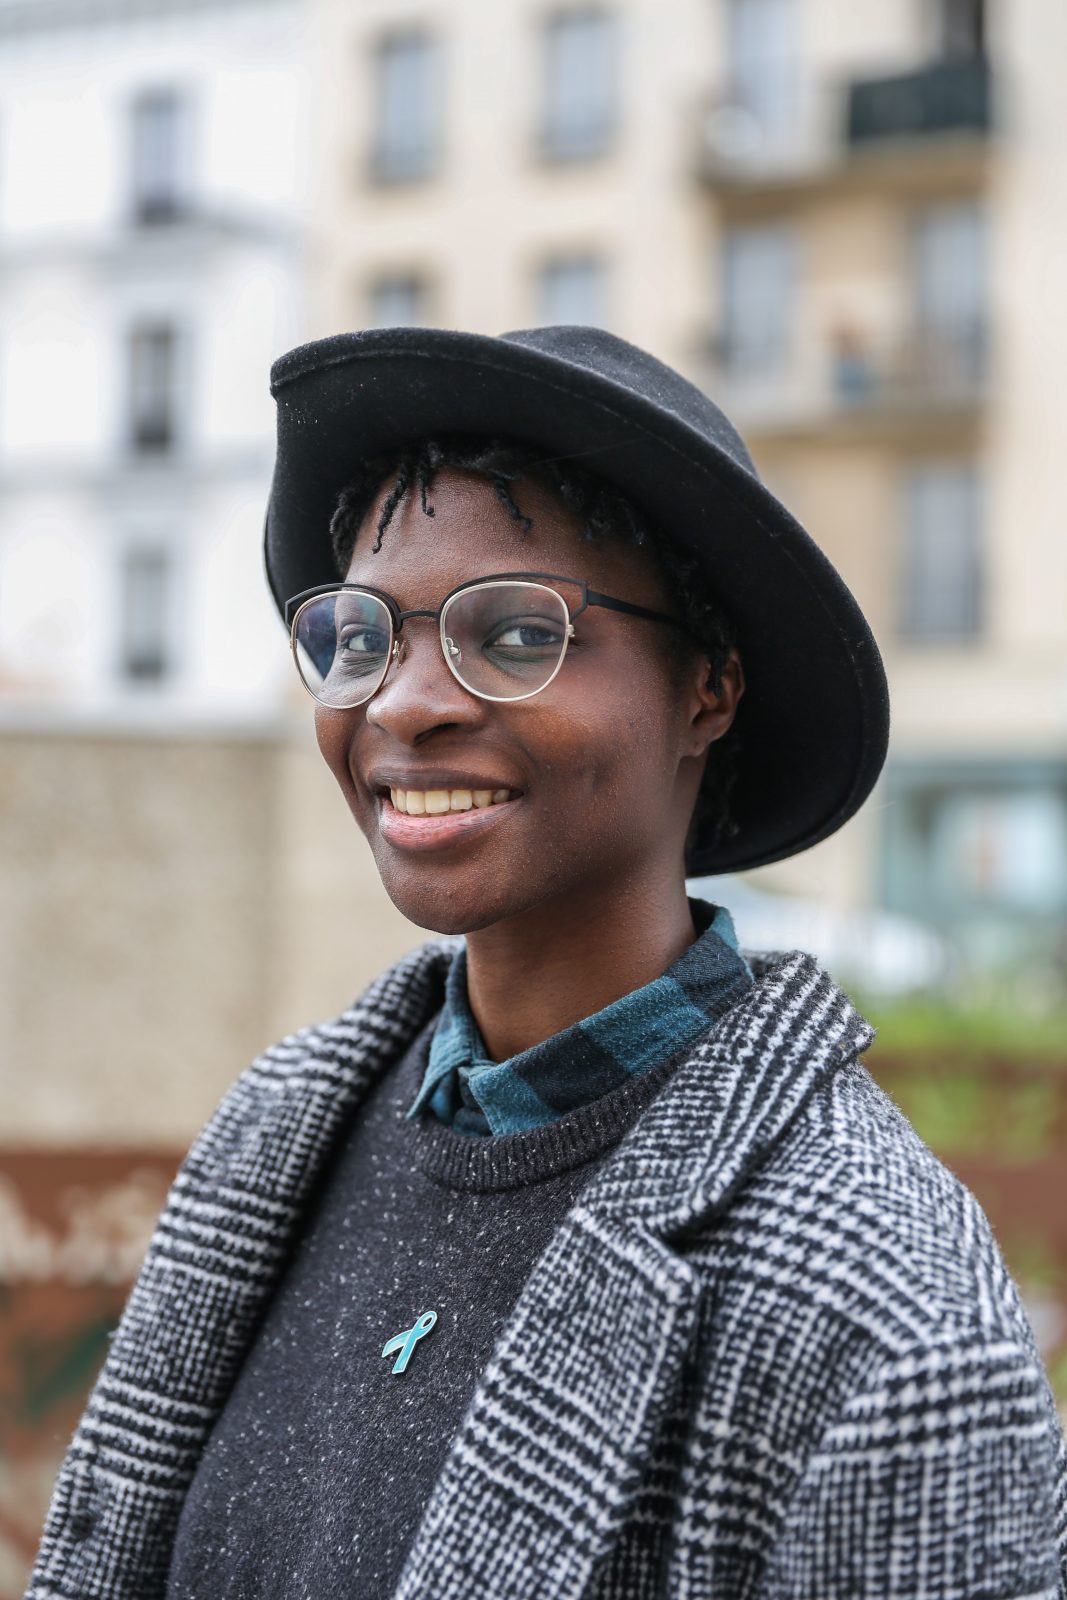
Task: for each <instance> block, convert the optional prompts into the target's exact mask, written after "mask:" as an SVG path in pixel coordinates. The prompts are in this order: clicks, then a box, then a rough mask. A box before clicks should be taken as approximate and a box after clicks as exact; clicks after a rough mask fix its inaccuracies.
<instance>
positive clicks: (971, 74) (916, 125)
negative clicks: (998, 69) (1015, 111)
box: [845, 56, 992, 151]
mask: <svg viewBox="0 0 1067 1600" xmlns="http://www.w3.org/2000/svg"><path fill="white" fill-rule="evenodd" d="M991 87H992V84H991V75H990V71H989V63H988V61H986V60H985V59H984V58H983V57H981V56H971V57H962V58H960V59H959V60H949V61H935V62H934V63H933V65H932V66H929V67H924V68H922V69H921V70H920V71H918V72H905V73H899V74H897V75H896V76H894V77H891V78H868V79H865V80H863V81H860V82H857V83H853V84H850V85H849V89H848V102H847V115H846V122H845V128H846V135H845V136H846V139H847V142H848V145H849V147H850V149H852V150H854V151H860V150H863V151H867V150H870V149H871V148H872V147H873V146H874V145H876V144H879V143H882V142H884V141H885V140H896V139H907V140H913V139H930V138H939V137H940V136H941V135H943V134H957V135H958V134H964V135H969V136H978V137H984V136H985V135H987V134H988V133H989V132H990V131H991V129H992V94H991Z"/></svg>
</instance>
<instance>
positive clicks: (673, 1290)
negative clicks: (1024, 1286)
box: [28, 942, 1067, 1600]
mask: <svg viewBox="0 0 1067 1600" xmlns="http://www.w3.org/2000/svg"><path fill="white" fill-rule="evenodd" d="M744 953H745V955H746V956H747V957H748V959H749V960H750V962H751V964H752V966H753V969H754V971H755V974H756V982H755V984H754V986H753V987H752V988H751V989H750V990H749V991H748V993H747V994H746V995H745V996H744V998H743V999H741V1000H740V1001H739V1002H738V1003H737V1005H736V1006H734V1007H733V1008H732V1010H731V1011H729V1012H728V1013H727V1015H726V1017H725V1018H724V1019H723V1020H722V1021H721V1022H720V1023H719V1024H718V1025H717V1026H716V1027H715V1028H714V1029H713V1030H711V1031H710V1032H709V1033H708V1034H707V1035H705V1036H704V1037H703V1038H702V1039H701V1040H698V1041H697V1043H696V1044H695V1045H694V1046H693V1047H692V1049H691V1050H690V1053H689V1055H688V1057H687V1058H686V1059H685V1061H684V1062H683V1063H682V1064H681V1066H680V1067H679V1068H678V1069H677V1070H676V1072H675V1073H674V1075H673V1076H672V1078H671V1079H670V1081H669V1082H668V1084H667V1085H666V1087H665V1088H664V1089H663V1090H662V1091H661V1092H660V1093H659V1095H658V1096H657V1097H656V1099H655V1100H654V1101H653V1102H652V1104H651V1105H650V1106H649V1107H648V1108H646V1109H645V1111H644V1112H643V1113H642V1114H641V1116H640V1117H639V1118H638V1120H637V1122H636V1123H635V1124H634V1125H633V1127H632V1128H631V1129H630V1131H629V1132H628V1134H627V1135H626V1136H625V1137H624V1139H623V1141H622V1143H621V1144H620V1146H619V1147H618V1148H617V1149H616V1150H615V1151H614V1152H612V1153H611V1154H610V1155H609V1156H608V1158H607V1159H606V1160H605V1162H604V1163H603V1164H602V1165H601V1166H600V1167H599V1168H598V1169H597V1171H596V1172H595V1174H594V1176H593V1178H592V1179H591V1180H590V1182H589V1184H588V1185H587V1186H586V1188H585V1189H584V1190H583V1191H582V1192H581V1194H580V1195H579V1197H578V1200H577V1201H576V1203H575V1204H574V1206H573V1208H572V1209H571V1211H570V1212H569V1213H568V1215H567V1216H566V1217H565V1219H564V1221H563V1222H562V1223H561V1225H560V1226H559V1228H558V1229H557V1231H556V1233H555V1235H554V1236H553V1238H552V1239H551V1241H550V1243H549V1244H548V1246H547V1248H546V1249H545V1251H544V1254H543V1255H542V1256H541V1258H540V1259H539V1260H538V1261H537V1262H536V1264H535V1266H534V1268H533V1270H532V1272H531V1274H530V1276H529V1278H528V1280H527V1282H526V1284H525V1287H524V1289H523V1291H522V1294H521V1295H520V1297H519V1300H518V1302H517V1303H516V1305H515V1307H514V1310H513V1312H512V1315H511V1317H510V1320H509V1321H508V1322H507V1324H506V1325H505V1327H504V1329H503V1331H502V1333H501V1335H500V1338H499V1340H498V1342H497V1344H496V1347H495V1349H494V1351H493V1354H492V1357H491V1359H490V1361H489V1364H488V1366H487V1367H486V1369H485V1371H484V1373H483V1374H482V1377H481V1379H480V1381H479V1383H478V1385H477V1387H476V1390H475V1393H474V1395H473V1397H472V1399H471V1402H470V1405H469V1407H468V1410H467V1412H466V1415H465V1416H464V1418H463V1420H462V1422H461V1424H460V1426H459V1428H458V1430H457V1432H456V1434H455V1437H454V1439H453V1441H452V1443H451V1447H450V1450H449V1453H448V1456H447V1458H446V1461H445V1465H444V1467H443V1470H442V1472H441V1475H440V1477H439V1479H438V1481H437V1483H436V1485H435V1486H434V1489H433V1491H432V1493H431V1495H430V1499H429V1502H428V1504H427V1506H426V1509H425V1514H424V1517H423V1520H422V1523H421V1525H420V1527H419V1529H418V1531H417V1534H416V1536H415V1538H414V1541H413V1544H412V1547H411V1549H410V1551H409V1554H408V1558H407V1562H406V1565H405V1567H404V1570H403V1573H402V1575H401V1577H400V1580H399V1583H398V1586H397V1588H396V1590H395V1595H394V1600H428V1597H431V1596H432V1597H433V1600H445V1597H450V1600H461V1597H462V1600H484V1597H486V1596H493V1597H494V1600H578V1597H579V1596H581V1597H583V1600H623V1597H625V1600H651V1597H653V1596H656V1597H659V1596H670V1597H673V1600H713V1597H714V1600H748V1597H751V1600H786V1597H789V1600H802V1597H803V1600H864V1597H869V1600H920V1597H923V1600H1002V1597H1003V1600H1008V1597H1013V1600H1018V1597H1022V1596H1032V1597H1037V1596H1040V1597H1042V1600H1063V1597H1064V1596H1065V1595H1067V1449H1065V1444H1064V1438H1063V1434H1062V1431H1061V1428H1060V1424H1059V1421H1058V1419H1057V1415H1056V1411H1055V1407H1054V1404H1053V1400H1052V1396H1051V1394H1050V1391H1049V1387H1048V1383H1047V1380H1046V1377H1045V1373H1044V1370H1043V1367H1042V1363H1041V1360H1040V1357H1039V1355H1038V1352H1037V1350H1036V1348H1035V1345H1034V1339H1033V1335H1032V1332H1031V1328H1030V1325H1029V1323H1028V1321H1027V1317H1026V1315H1025V1312H1024V1310H1023V1308H1022V1306H1021V1304H1020V1301H1019V1297H1018V1294H1017V1292H1016V1287H1015V1284H1014V1282H1013V1281H1012V1279H1011V1277H1010V1276H1009V1274H1008V1272H1007V1270H1006V1268H1005V1266H1004V1263H1003V1260H1002V1259H1001V1255H1000V1252H999V1250H998V1248H997V1245H996V1243H995V1241H994V1238H993V1236H992V1234H991V1232H990V1228H989V1224H988V1222H987V1220H986V1217H985V1215H984V1213H983V1212H982V1210H981V1208H980V1207H979V1205H978V1204H977V1202H976V1201H975V1199H974V1197H973V1196H972V1195H971V1194H970V1192H969V1191H968V1190H967V1189H966V1188H964V1187H963V1186H962V1185H961V1184H960V1183H959V1182H958V1181H957V1180H956V1179H955V1178H954V1177H953V1176H952V1175H951V1174H950V1173H949V1172H948V1171H947V1170H946V1168H945V1167H943V1166H942V1165H941V1164H940V1163H939V1162H938V1161H937V1160H936V1159H935V1157H934V1156H933V1155H932V1154H931V1152H930V1151H929V1150H928V1148H927V1147H926V1146H925V1145H924V1144H923V1143H922V1141H921V1140H920V1139H919V1138H918V1136H917V1135H916V1134H915V1132H914V1131H913V1129H912V1128H911V1126H910V1124H909V1123H908V1122H907V1121H906V1119H905V1118H904V1117H903V1116H902V1115H901V1113H900V1111H899V1110H898V1109H897V1108H896V1106H895V1105H894V1104H893V1102H892V1101H891V1100H890V1099H889V1098H887V1096H886V1095H885V1094H884V1093H883V1092H882V1091H881V1090H880V1089H879V1088H878V1087H877V1086H876V1085H875V1083H874V1082H873V1080H872V1079H871V1077H870V1075H869V1074H868V1072H867V1070H866V1068H865V1067H864V1065H863V1064H862V1062H861V1061H860V1059H859V1057H860V1055H861V1052H862V1051H863V1050H865V1049H866V1048H867V1047H868V1046H869V1045H870V1044H871V1042H872V1040H873V1038H874V1030H873V1029H872V1028H871V1026H870V1025H869V1024H868V1023H867V1022H866V1021H865V1020H864V1019H863V1017H861V1016H860V1015H859V1014H858V1013H857V1011H856V1010H855V1009H854V1008H853V1006H852V1005H851V1003H850V1002H849V1000H848V998H847V997H846V995H845V994H844V993H843V992H842V991H841V990H840V989H839V988H838V987H837V986H836V985H835V984H834V983H833V981H832V980H831V978H830V977H829V976H828V975H827V973H826V972H825V971H824V970H823V969H822V968H821V967H820V966H819V965H818V964H817V963H816V962H815V961H814V960H813V959H812V958H811V957H810V956H808V955H805V954H802V953H801V952H799V951H791V952H785V953H781V952H778V953H773V954H769V955H767V954H765V955H760V954H758V953H755V952H752V951H745V952H744ZM450 959H451V949H450V947H449V946H448V945H447V944H442V943H440V942H434V943H430V944H428V945H425V946H423V947H422V948H421V949H419V950H418V951H416V952H415V953H414V954H412V955H411V956H409V957H407V958H405V959H404V960H403V961H401V962H399V963H398V964H397V965H396V966H394V967H393V968H392V969H391V970H390V971H388V972H387V973H386V974H385V975H384V976H383V977H382V978H380V979H379V980H378V981H377V982H376V983H374V984H373V985H372V986H371V987H370V988H369V989H368V990H367V991H366V993H365V994H364V995H363V996H362V997H361V998H360V999H359V1000H358V1001H357V1002H356V1004H354V1005H353V1006H352V1007H351V1008H350V1009H349V1010H347V1011H345V1012H344V1013H343V1014H342V1015H341V1016H339V1017H338V1018H336V1019H335V1020H334V1021H331V1022H328V1023H326V1024H324V1025H322V1026H317V1027H311V1028H307V1029H304V1030H303V1031H302V1032H300V1033H297V1034H294V1035H292V1036H290V1037H289V1038H287V1039H284V1040H282V1041H281V1043H279V1044H277V1045H275V1046H273V1047H272V1048H271V1049H268V1050H267V1051H266V1052H265V1053H264V1054H263V1055H262V1056H260V1057H259V1058H257V1059H256V1060H255V1061H254V1062H253V1063H252V1064H251V1066H249V1067H248V1068H247V1069H246V1071H245V1072H244V1073H243V1074H242V1075H241V1076H240V1077H239V1078H238V1080H237V1081H236V1083H235V1084H234V1086H233V1087H232V1088H231V1090H230V1091H229V1092H228V1094H227V1095H226V1096H225V1098H224V1099H223V1101H222V1102H221V1104H220V1106H219V1108H218V1110H217V1111H216V1112H215V1113H214V1115H213V1116H212V1117H211V1119H210V1121H209V1122H208V1124H207V1126H206V1127H205V1129H204V1131H203V1132H202V1133H201V1134H200V1136H199V1137H198V1139H197V1140H196V1142H195V1144H194V1145H193V1147H192V1149H191V1150H190V1152H189V1154H188V1156H187V1157H186V1159H185V1162H184V1163H183V1165H182V1168H181V1170H180V1172H179V1173H178V1176H177V1178H176V1179H175V1182H174V1186H173V1188H172V1190H171V1193H170V1196H169V1198H168V1200H167V1204H166V1207H165V1209H164V1211H163V1213H162V1215H161V1217H160V1219H159V1222H158V1224H157V1227H156V1230H155V1233H154V1236H153V1238H152V1241H151V1244H150V1246H149V1249H148V1253H147V1255H146V1258H145V1261H144V1265H143V1267H142V1269H141V1273H140V1276H139V1277H138V1279H137V1282H136V1284H135V1285H134V1288H133V1290H132V1292H131V1295H130V1298H129V1301H128V1303H127V1306H126V1309H125V1312H124V1314H123V1317H122V1321H121V1323H120V1325H119V1328H118V1331H117V1332H116V1334H115V1336H114V1339H113V1341H112V1344H111V1349H110V1353H109V1355H108V1357H107V1360H106V1362H105V1364H104V1367H103V1370H102V1372H101V1374H100V1376H99V1379H98V1380H97V1383H96V1386H95V1388H94V1389H93V1392H92V1395H91V1397H90V1400H89V1403H88V1407H87V1409H86V1412H85V1415H84V1417H83V1418H82V1421H81V1423H80V1424H79V1426H78V1429H77V1432H76V1433H75V1435H74V1439H73V1441H72V1443H71V1445H70V1449H69V1452H68V1455H67V1458H66V1461H65V1462H64V1465H63V1467H62V1470H61V1472H60V1475H59V1478H58V1481H57V1483H56V1488H55V1493H54V1498H53V1502H52V1507H51V1511H50V1513H49V1516H48V1521H47V1525H46V1528H45V1532H44V1536H43V1541H42V1544H41V1548H40V1553H39V1557H38V1560H37V1564H36V1567H35V1569H34V1573H33V1577H32V1580H31V1584H30V1588H29V1591H28V1595H29V1597H30V1600H58V1597H60V1596H63V1597H67V1600H75V1597H77V1600H97V1597H100V1600H103V1597H105V1596H106V1597H107V1600H153V1597H157V1596H162V1595H163V1594H164V1591H165V1586H166V1577H167V1570H168V1565H169V1561H170V1553H171V1547H172V1543H173V1538H174V1532H175V1526H176V1524H177V1521H178V1516H179V1512H180V1510H181V1505H182V1500H183V1497H184V1495H185V1493H186V1489H187V1487H188V1484H189V1482H190V1479H191V1477H192V1475H193V1472H194V1470H195V1468H196V1464H197V1459H198V1457H199V1455H200V1452H201V1450H202V1448H203V1445H204V1441H205V1439H206V1437H207V1435H208V1433H209V1430H210V1428H211V1425H212V1423H213V1421H214V1419H215V1417H216V1415H217V1414H218V1412H219V1410H220V1408H221V1406H222V1405H223V1403H224V1401H225V1399H226V1395H227V1392H228V1390H229V1388H230V1386H231V1384H232V1382H233V1379H234V1375H235V1373H236V1372H237V1370H238V1368H239V1366H240V1364H241V1361H242V1358H243V1356H244V1353H245V1350H246V1348H247V1346H248V1344H249V1341H250V1339H251V1338H252V1336H253V1334H254V1331H255V1328H256V1325H257V1321H258V1319H259V1317H260V1315H261V1313H262V1311H263V1309H264V1306H265V1304H266V1301H267V1298H268V1296H269V1295H270V1293H271V1290H272V1288H273V1286H274V1284H275V1282H276V1281H277V1279H278V1276H279V1273H280V1272H281V1271H282V1268H283V1265H284V1262H285V1258H286V1251H287V1248H288V1246H289V1243H290V1240H291V1239H292V1238H293V1235H294V1230H295V1229H296V1226H297V1224H298V1221H299V1219H300V1216H301V1213H302V1209H303V1207H304V1206H305V1204H306V1201H307V1196H308V1193H309V1190H310V1188H311V1185H312V1184H313V1182H314V1180H315V1176H316V1174H317V1172H318V1171H319V1170H320V1168H321V1167H322V1165H323V1162H324V1160H325V1158H326V1156H327V1153H328V1151H329V1149H330V1146H331V1143H332V1142H333V1140H334V1138H335V1137H336V1136H337V1135H338V1133H339V1131H340V1130H341V1128H342V1127H343V1125H344V1124H345V1123H346V1122H347V1121H348V1120H349V1118H351V1116H352V1115H353V1113H354V1112H355V1111H356V1108H357V1107H358V1105H359V1102H360V1100H361V1098H362V1097H363V1096H364V1095H365V1094H366V1092H367V1089H368V1087H369V1085H370V1084H371V1083H372V1082H373V1081H374V1079H375V1078H377V1077H378V1076H379V1075H380V1074H381V1073H383V1072H384V1071H386V1070H387V1069H388V1067H389V1065H390V1064H391V1063H392V1062H394V1061H395V1060H396V1059H397V1057H398V1055H399V1054H400V1053H401V1052H402V1051H403V1050H404V1048H405V1047H406V1045H407V1044H408V1043H409V1041H410V1040H411V1039H412V1038H413V1037H414V1035H415V1033H416V1031H417V1030H418V1029H419V1028H420V1027H421V1026H422V1025H423V1023H424V1022H425V1021H426V1020H427V1019H428V1018H429V1017H430V1016H432V1015H433V1013H434V1011H435V1009H436V1008H437V1007H438V1006H439V1005H440V1002H441V996H442V986H443V977H444V972H445V969H446V965H447V962H448V961H449V960H450ZM352 1470H353V1471H358V1470H359V1464H358V1462H353V1463H352ZM278 1592H279V1594H281V1593H283V1592H284V1593H285V1594H287V1595H289V1594H291V1595H293V1596H294V1597H295V1596H296V1594H297V1593H298V1590H297V1589H296V1588H287V1589H285V1590H284V1591H283V1590H279V1591H278ZM205 1600H208V1597H206V1596H205Z"/></svg>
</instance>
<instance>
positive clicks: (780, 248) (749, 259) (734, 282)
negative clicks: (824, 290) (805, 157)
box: [722, 225, 796, 378]
mask: <svg viewBox="0 0 1067 1600" xmlns="http://www.w3.org/2000/svg"><path fill="white" fill-rule="evenodd" d="M722 250H723V255H722V290H723V323H724V325H723V353H724V355H725V364H726V367H727V369H728V370H729V371H730V373H731V374H732V375H734V376H736V377H739V378H760V377H767V376H773V375H776V374H779V373H781V372H782V371H783V370H784V369H785V367H786V366H787V365H788V362H789V359H790V355H791V347H792V338H793V306H794V297H795V290H796V239H795V236H794V234H793V232H792V230H791V229H790V228H787V227H782V226H779V225H775V226H773V227H758V228H730V229H728V230H727V231H726V233H725V235H724V237H723V246H722Z"/></svg>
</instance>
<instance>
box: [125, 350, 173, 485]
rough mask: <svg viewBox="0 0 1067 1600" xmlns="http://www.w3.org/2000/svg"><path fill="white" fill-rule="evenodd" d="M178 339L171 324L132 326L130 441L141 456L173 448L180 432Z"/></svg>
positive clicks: (131, 445) (133, 448)
mask: <svg viewBox="0 0 1067 1600" xmlns="http://www.w3.org/2000/svg"><path fill="white" fill-rule="evenodd" d="M177 360H178V338H177V332H176V330H175V329H174V328H173V327H172V326H171V325H170V324H168V323H145V324H142V325H141V326H138V327H136V328H134V329H133V331H132V332H131V334H130V344H129V407H130V410H129V442H130V448H131V449H132V450H133V451H135V452H136V453H137V454H139V455H142V454H143V455H153V454H161V453H163V452H166V451H168V450H170V449H172V448H173V446H174V443H175V440H176V438H177V431H178V415H177V413H178V382H177V379H178V373H177Z"/></svg>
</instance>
